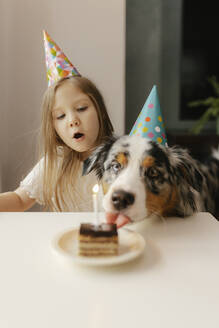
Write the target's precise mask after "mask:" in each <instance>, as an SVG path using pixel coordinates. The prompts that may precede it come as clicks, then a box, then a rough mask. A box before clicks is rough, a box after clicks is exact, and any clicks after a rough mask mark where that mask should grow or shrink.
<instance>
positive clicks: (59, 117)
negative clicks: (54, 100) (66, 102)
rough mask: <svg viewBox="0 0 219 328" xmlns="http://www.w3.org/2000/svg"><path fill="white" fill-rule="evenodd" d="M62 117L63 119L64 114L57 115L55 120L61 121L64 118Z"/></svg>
mask: <svg viewBox="0 0 219 328" xmlns="http://www.w3.org/2000/svg"><path fill="white" fill-rule="evenodd" d="M64 117H65V114H62V115H59V116H58V117H57V120H61V119H62V118H64Z"/></svg>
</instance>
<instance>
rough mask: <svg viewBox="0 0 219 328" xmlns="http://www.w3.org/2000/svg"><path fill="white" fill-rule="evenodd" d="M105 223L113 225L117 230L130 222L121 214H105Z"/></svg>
mask: <svg viewBox="0 0 219 328" xmlns="http://www.w3.org/2000/svg"><path fill="white" fill-rule="evenodd" d="M106 222H107V223H115V224H116V225H117V228H121V227H123V226H124V225H125V224H127V223H130V222H131V220H130V219H129V217H128V216H126V215H124V214H121V213H106Z"/></svg>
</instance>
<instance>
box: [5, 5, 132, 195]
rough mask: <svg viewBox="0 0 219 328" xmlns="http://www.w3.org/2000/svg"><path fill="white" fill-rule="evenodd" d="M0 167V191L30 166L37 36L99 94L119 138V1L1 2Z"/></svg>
mask: <svg viewBox="0 0 219 328" xmlns="http://www.w3.org/2000/svg"><path fill="white" fill-rule="evenodd" d="M0 13H1V14H0V15H1V19H0V42H1V52H0V70H1V79H0V90H1V94H0V95H1V99H0V112H1V120H0V149H1V155H0V166H1V167H2V169H1V171H2V172H1V173H2V185H3V191H7V190H13V189H14V188H16V187H17V185H18V183H19V181H20V180H21V178H22V176H25V175H26V173H27V171H28V170H29V169H30V168H31V166H32V165H33V164H34V162H35V159H36V157H35V154H36V152H35V145H36V137H37V133H38V128H39V123H40V105H41V101H42V96H43V93H44V91H45V89H46V87H47V82H46V70H45V62H44V48H43V36H42V30H43V29H46V30H47V31H48V33H49V34H50V35H51V37H52V38H53V39H54V40H55V41H56V42H57V44H58V45H59V46H60V47H61V48H62V49H63V51H64V52H65V54H66V55H67V56H68V57H69V59H70V60H71V61H72V63H73V64H74V65H75V66H76V67H77V68H78V70H79V71H80V73H81V74H82V75H84V76H86V77H88V78H90V79H91V80H93V81H94V82H95V83H96V85H97V86H98V88H99V89H100V90H101V92H102V94H103V96H104V98H105V101H106V105H107V108H108V111H109V114H110V116H111V119H112V122H113V124H114V127H115V131H116V133H118V134H122V133H123V132H124V111H125V109H124V84H125V81H124V79H125V73H124V69H125V0H110V1H107V0H86V1H85V0H80V1H78V0H62V1H58V0H46V1H45V0H38V1H34V0H19V1H17V0H2V1H1V8H0Z"/></svg>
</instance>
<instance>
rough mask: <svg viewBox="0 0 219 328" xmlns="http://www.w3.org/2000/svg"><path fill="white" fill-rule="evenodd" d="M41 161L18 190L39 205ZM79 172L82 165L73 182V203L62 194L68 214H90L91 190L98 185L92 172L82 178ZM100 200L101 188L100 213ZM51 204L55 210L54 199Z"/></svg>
mask: <svg viewBox="0 0 219 328" xmlns="http://www.w3.org/2000/svg"><path fill="white" fill-rule="evenodd" d="M43 161H44V158H42V159H41V160H40V161H39V162H38V163H37V164H36V165H35V166H34V168H33V169H32V170H31V172H30V173H29V174H28V175H27V176H26V177H25V178H24V180H23V181H21V183H20V188H22V189H23V190H25V191H26V193H27V194H28V196H29V197H30V198H33V199H35V200H36V202H38V203H39V204H41V205H44V199H43ZM80 171H81V172H82V163H81V170H80V169H79V174H78V175H77V177H76V179H75V181H74V195H73V202H72V200H71V199H68V198H67V196H66V195H65V194H64V199H65V202H66V204H67V206H68V211H69V212H92V211H93V198H92V188H93V186H94V185H95V184H97V183H98V180H97V178H96V176H95V174H94V173H93V172H91V173H90V174H88V175H86V176H82V175H81V174H80ZM75 191H76V192H75ZM102 198H103V192H102V188H100V192H99V204H98V205H99V210H100V211H102ZM60 201H61V200H60ZM53 202H54V204H55V207H56V208H57V206H56V203H55V199H53ZM61 207H62V204H61ZM57 210H58V208H57ZM63 211H64V207H63Z"/></svg>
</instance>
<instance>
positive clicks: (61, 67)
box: [43, 31, 81, 86]
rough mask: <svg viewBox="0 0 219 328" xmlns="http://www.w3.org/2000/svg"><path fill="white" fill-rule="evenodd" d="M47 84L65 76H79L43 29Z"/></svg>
mask: <svg viewBox="0 0 219 328" xmlns="http://www.w3.org/2000/svg"><path fill="white" fill-rule="evenodd" d="M43 37H44V47H45V55H46V68H47V79H48V85H49V86H50V85H52V84H53V83H55V82H57V81H58V80H60V79H61V78H62V77H67V76H81V75H80V73H79V72H78V71H77V69H76V68H75V67H74V65H72V63H71V62H70V60H69V59H68V58H67V57H66V55H65V54H64V53H63V51H62V50H61V49H60V48H59V46H58V45H57V44H56V43H55V42H54V41H53V40H52V38H51V37H50V35H49V34H48V33H47V32H46V31H43Z"/></svg>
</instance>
